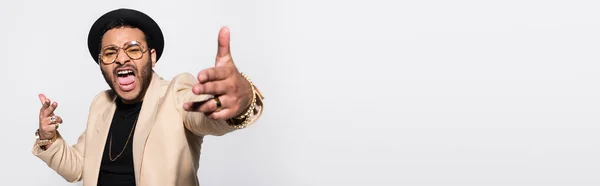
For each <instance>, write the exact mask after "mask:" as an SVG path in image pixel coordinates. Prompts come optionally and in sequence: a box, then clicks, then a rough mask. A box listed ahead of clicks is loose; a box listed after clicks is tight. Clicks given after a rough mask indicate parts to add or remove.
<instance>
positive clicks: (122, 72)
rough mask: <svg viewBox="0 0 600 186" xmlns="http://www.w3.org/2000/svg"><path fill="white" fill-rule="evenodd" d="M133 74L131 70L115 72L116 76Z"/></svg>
mask: <svg viewBox="0 0 600 186" xmlns="http://www.w3.org/2000/svg"><path fill="white" fill-rule="evenodd" d="M130 73H133V71H132V70H121V71H117V74H118V75H125V74H130Z"/></svg>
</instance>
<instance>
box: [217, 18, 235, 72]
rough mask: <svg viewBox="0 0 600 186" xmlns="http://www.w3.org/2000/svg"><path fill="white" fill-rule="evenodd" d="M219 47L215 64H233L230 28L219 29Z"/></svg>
mask: <svg viewBox="0 0 600 186" xmlns="http://www.w3.org/2000/svg"><path fill="white" fill-rule="evenodd" d="M218 43H219V47H218V49H217V58H216V60H215V66H217V67H223V66H227V65H228V64H233V60H232V59H231V48H230V46H231V45H230V32H229V28H227V27H223V28H221V30H219V41H218Z"/></svg>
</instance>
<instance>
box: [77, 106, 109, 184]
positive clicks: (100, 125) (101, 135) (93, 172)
mask: <svg viewBox="0 0 600 186" xmlns="http://www.w3.org/2000/svg"><path fill="white" fill-rule="evenodd" d="M108 96H109V99H108V100H107V102H106V104H107V108H106V110H104V112H102V115H101V117H97V118H96V121H95V123H96V124H95V125H94V128H95V129H94V132H95V133H94V135H93V136H92V137H91V138H90V139H91V140H89V141H86V143H87V144H86V150H87V151H88V154H86V157H85V158H86V162H89V164H86V166H89V167H86V168H85V171H89V172H84V174H86V177H89V179H87V178H86V181H89V183H86V185H88V184H91V185H96V184H97V181H98V174H99V173H100V164H101V163H102V156H103V154H104V146H105V145H106V138H107V136H108V130H109V129H110V125H111V123H112V118H113V115H114V113H115V110H116V108H117V106H116V104H115V99H116V96H115V95H114V94H113V95H108Z"/></svg>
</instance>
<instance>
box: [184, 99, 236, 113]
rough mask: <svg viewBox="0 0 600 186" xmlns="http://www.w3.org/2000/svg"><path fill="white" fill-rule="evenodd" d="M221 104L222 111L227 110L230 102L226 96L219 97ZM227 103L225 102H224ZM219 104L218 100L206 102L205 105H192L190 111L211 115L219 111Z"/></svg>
mask: <svg viewBox="0 0 600 186" xmlns="http://www.w3.org/2000/svg"><path fill="white" fill-rule="evenodd" d="M218 100H219V102H220V105H221V107H220V110H223V109H225V108H226V105H228V102H227V101H228V100H229V99H227V98H226V97H225V96H221V97H219V99H218ZM224 101H225V102H224ZM219 102H217V99H210V100H208V101H205V102H203V103H193V104H191V105H189V106H190V107H189V111H192V112H203V113H210V112H215V111H217V109H218V104H219Z"/></svg>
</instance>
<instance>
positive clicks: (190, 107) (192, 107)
mask: <svg viewBox="0 0 600 186" xmlns="http://www.w3.org/2000/svg"><path fill="white" fill-rule="evenodd" d="M208 101H211V99H208V100H204V101H197V102H187V103H184V104H183V109H184V110H185V111H188V112H198V111H197V110H198V108H200V105H202V104H204V103H206V102H208Z"/></svg>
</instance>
